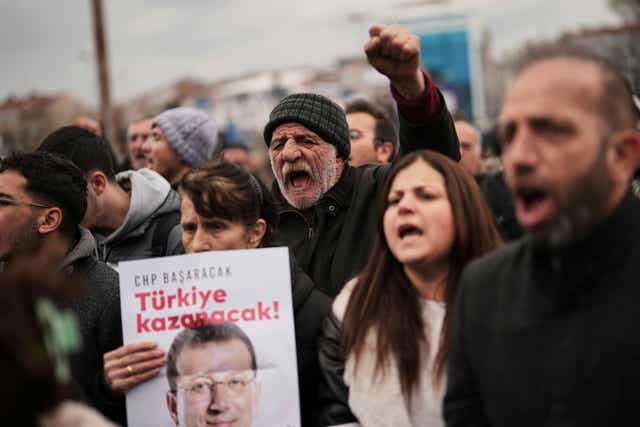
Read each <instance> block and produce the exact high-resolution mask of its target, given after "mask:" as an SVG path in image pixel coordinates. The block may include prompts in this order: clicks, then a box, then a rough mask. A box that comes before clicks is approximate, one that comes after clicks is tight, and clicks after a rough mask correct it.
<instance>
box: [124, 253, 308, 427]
mask: <svg viewBox="0 0 640 427" xmlns="http://www.w3.org/2000/svg"><path fill="white" fill-rule="evenodd" d="M119 274H120V301H121V308H122V327H123V328H122V330H123V339H124V343H125V344H129V343H133V342H140V341H155V342H157V343H158V345H159V347H160V348H161V349H162V350H164V351H166V352H167V354H168V360H167V364H166V366H165V367H164V368H163V369H162V370H161V372H160V374H159V375H158V376H157V377H155V378H153V379H152V380H150V381H148V382H145V383H143V384H140V385H139V386H137V387H134V388H133V389H132V390H130V391H129V392H128V393H127V419H128V423H129V425H130V426H136V427H145V426H149V427H151V426H154V427H158V426H161V427H165V426H166V427H170V426H174V425H180V426H186V427H193V426H201V425H203V426H204V425H210V424H211V425H217V424H215V423H216V422H217V423H222V424H223V425H229V426H254V427H261V426H269V427H273V426H283V427H297V426H299V425H300V408H299V399H298V382H297V362H296V346H295V333H294V323H293V304H292V296H291V277H290V267H289V254H288V250H287V249H286V248H267V249H253V250H237V251H219V252H203V253H197V254H190V255H180V256H174V257H164V258H152V259H146V260H140V261H128V262H122V263H120V265H119ZM171 349H173V350H172V351H170V350H171ZM225 423H228V424H225Z"/></svg>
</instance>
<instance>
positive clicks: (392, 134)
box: [345, 98, 399, 161]
mask: <svg viewBox="0 0 640 427" xmlns="http://www.w3.org/2000/svg"><path fill="white" fill-rule="evenodd" d="M345 113H346V114H352V113H366V114H369V115H370V116H372V117H373V118H374V119H375V121H376V129H375V136H374V138H375V139H374V141H373V144H374V147H376V148H377V147H379V146H380V145H381V144H382V143H384V142H390V143H392V144H393V152H392V153H391V158H390V159H389V161H391V160H393V158H394V157H395V155H396V153H397V151H398V145H399V144H398V140H399V137H398V130H397V127H396V125H395V123H394V122H393V120H392V119H391V117H390V116H389V114H387V112H386V111H385V110H384V109H382V107H380V106H378V105H377V104H375V103H373V102H371V101H369V100H368V99H365V98H356V99H354V100H351V101H349V102H348V103H347V105H346V107H345Z"/></svg>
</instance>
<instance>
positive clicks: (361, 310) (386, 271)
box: [342, 150, 502, 403]
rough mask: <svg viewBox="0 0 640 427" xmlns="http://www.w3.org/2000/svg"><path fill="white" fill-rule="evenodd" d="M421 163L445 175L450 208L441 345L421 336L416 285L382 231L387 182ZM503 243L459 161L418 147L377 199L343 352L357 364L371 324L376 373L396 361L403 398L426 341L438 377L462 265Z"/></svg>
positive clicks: (392, 172)
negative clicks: (450, 237)
mask: <svg viewBox="0 0 640 427" xmlns="http://www.w3.org/2000/svg"><path fill="white" fill-rule="evenodd" d="M420 160H422V161H424V162H426V163H427V164H428V165H430V166H431V167H433V168H434V169H435V170H437V171H438V172H439V173H440V174H441V175H442V177H443V178H444V182H445V186H446V188H447V196H448V198H449V203H450V204H451V210H452V212H453V222H454V227H455V237H454V241H453V244H452V247H451V252H450V256H449V272H448V275H447V279H446V283H445V289H444V300H445V307H446V314H445V318H444V322H443V329H442V334H441V340H440V343H429V342H428V341H427V338H426V336H425V333H424V330H425V326H426V325H424V321H423V319H422V307H421V305H420V299H419V296H418V292H417V291H416V289H415V287H414V286H413V285H412V284H411V282H410V281H409V279H408V278H407V276H406V274H405V272H404V270H403V268H402V264H401V263H400V262H399V261H398V260H397V259H396V258H395V257H394V256H393V254H392V253H391V251H390V250H389V246H388V244H387V240H386V238H385V235H384V230H383V226H382V224H383V217H384V214H385V211H386V210H387V207H388V200H387V198H388V195H389V191H390V189H391V185H392V183H393V181H394V179H395V177H396V176H397V175H398V173H399V172H400V171H402V170H403V169H405V168H407V167H409V166H410V165H412V164H413V163H414V162H416V161H420ZM501 244H502V240H501V238H500V234H499V233H498V231H497V229H496V226H495V222H494V219H493V216H492V214H491V212H490V211H489V208H488V207H487V204H486V202H485V201H484V198H483V195H482V193H481V191H480V189H479V188H478V185H477V184H476V183H475V181H474V179H473V178H472V177H471V175H469V174H468V173H467V172H466V171H465V170H464V169H462V167H461V166H460V165H458V164H457V163H455V162H453V161H452V160H450V159H448V158H447V157H445V156H443V155H441V154H438V153H435V152H432V151H428V150H422V151H417V152H414V153H411V154H408V155H407V156H405V157H403V158H402V159H400V160H399V161H398V162H397V163H395V164H394V165H393V167H392V168H391V170H390V171H389V174H388V176H387V178H386V180H385V183H384V187H383V191H382V192H381V194H380V198H379V201H378V227H377V232H376V240H375V243H374V246H373V250H372V253H371V257H370V258H369V262H368V264H367V265H366V267H365V268H364V270H363V271H362V273H361V274H360V275H359V276H358V284H357V285H356V287H355V289H354V290H353V293H352V294H351V297H350V299H349V303H348V305H347V309H346V312H345V315H344V319H343V324H342V346H343V351H344V352H345V354H350V353H351V352H353V354H354V355H355V361H356V366H357V364H358V360H359V358H360V356H361V355H362V354H363V352H364V351H365V337H366V335H367V333H368V331H369V330H370V329H371V328H374V330H375V332H376V337H377V349H376V364H375V371H376V374H378V373H380V372H381V371H382V374H384V373H385V372H384V368H385V366H386V363H387V361H389V358H390V357H392V358H393V359H395V360H396V361H397V367H398V372H399V375H400V385H401V389H402V393H403V395H404V396H405V399H406V402H407V403H408V402H410V397H411V394H412V392H413V390H414V389H415V387H416V386H417V385H418V384H419V382H420V374H421V370H420V368H421V364H422V362H423V361H422V358H421V354H424V353H427V352H428V349H429V346H430V345H439V350H438V352H437V356H436V360H435V365H434V366H435V369H434V372H433V376H434V380H435V381H436V382H437V381H439V380H440V379H441V378H442V376H443V373H444V370H445V366H446V361H447V355H448V353H449V335H450V330H451V319H452V311H453V310H452V308H453V304H454V301H455V297H456V293H457V290H458V281H459V279H460V274H461V273H462V269H463V268H464V266H465V265H466V264H467V263H468V262H469V261H471V260H472V259H473V258H476V257H478V256H480V255H482V254H484V253H486V252H489V251H491V250H493V249H495V248H497V247H498V246H500V245H501Z"/></svg>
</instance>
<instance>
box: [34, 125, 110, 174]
mask: <svg viewBox="0 0 640 427" xmlns="http://www.w3.org/2000/svg"><path fill="white" fill-rule="evenodd" d="M38 151H48V152H50V153H56V154H60V155H61V156H64V157H66V158H68V159H69V160H71V161H72V162H73V163H75V165H76V166H78V167H79V168H80V170H82V172H84V174H85V175H86V174H88V173H89V172H91V171H94V170H98V171H100V172H102V173H104V174H105V175H106V176H107V178H108V179H109V180H111V181H113V180H115V176H116V173H115V170H116V168H115V163H116V162H115V156H114V154H113V151H112V150H111V147H110V146H109V144H108V143H107V141H106V140H105V139H104V138H102V137H100V136H97V135H96V134H94V133H93V132H90V131H88V130H86V129H83V128H81V127H78V126H64V127H61V128H59V129H56V130H55V131H53V132H52V133H51V134H49V135H48V136H47V137H46V138H45V139H44V140H43V141H42V143H41V144H40V147H38Z"/></svg>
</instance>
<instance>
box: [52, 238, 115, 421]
mask: <svg viewBox="0 0 640 427" xmlns="http://www.w3.org/2000/svg"><path fill="white" fill-rule="evenodd" d="M94 253H95V241H94V239H93V237H92V236H91V233H89V231H87V230H85V229H81V235H80V238H79V240H78V242H77V243H76V244H75V245H74V247H73V248H72V249H71V251H70V252H69V254H68V255H67V257H66V258H65V260H64V262H63V264H62V270H63V271H67V272H70V273H71V272H73V273H79V274H81V275H83V276H85V277H86V281H87V293H86V294H85V295H83V296H82V297H80V298H78V299H76V300H75V301H72V302H71V303H70V308H71V309H72V310H73V311H74V312H75V314H76V316H77V318H78V324H79V327H80V335H81V338H82V351H81V352H80V353H78V354H76V355H75V356H74V357H73V358H72V361H71V371H72V375H73V378H74V380H75V381H76V382H77V383H78V384H79V385H80V388H81V389H82V392H83V393H84V395H85V397H86V399H87V402H88V403H89V404H90V405H92V406H93V407H95V408H96V409H98V410H99V411H100V412H102V413H103V414H104V415H105V416H107V417H109V418H111V419H113V420H114V421H116V422H119V423H122V422H123V421H124V419H123V418H122V417H123V416H124V412H123V410H124V407H123V402H119V401H118V400H117V399H116V400H114V397H113V396H111V393H110V392H109V391H108V389H107V386H106V384H105V382H104V375H103V369H102V368H103V357H102V356H103V355H104V353H106V352H108V351H111V350H114V349H116V348H118V347H120V346H121V345H122V321H121V318H120V293H119V280H118V274H117V273H116V272H115V271H114V270H113V269H112V268H111V267H109V266H108V265H106V264H105V263H103V262H100V261H97V260H96V259H95V258H94ZM114 402H115V403H114Z"/></svg>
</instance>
